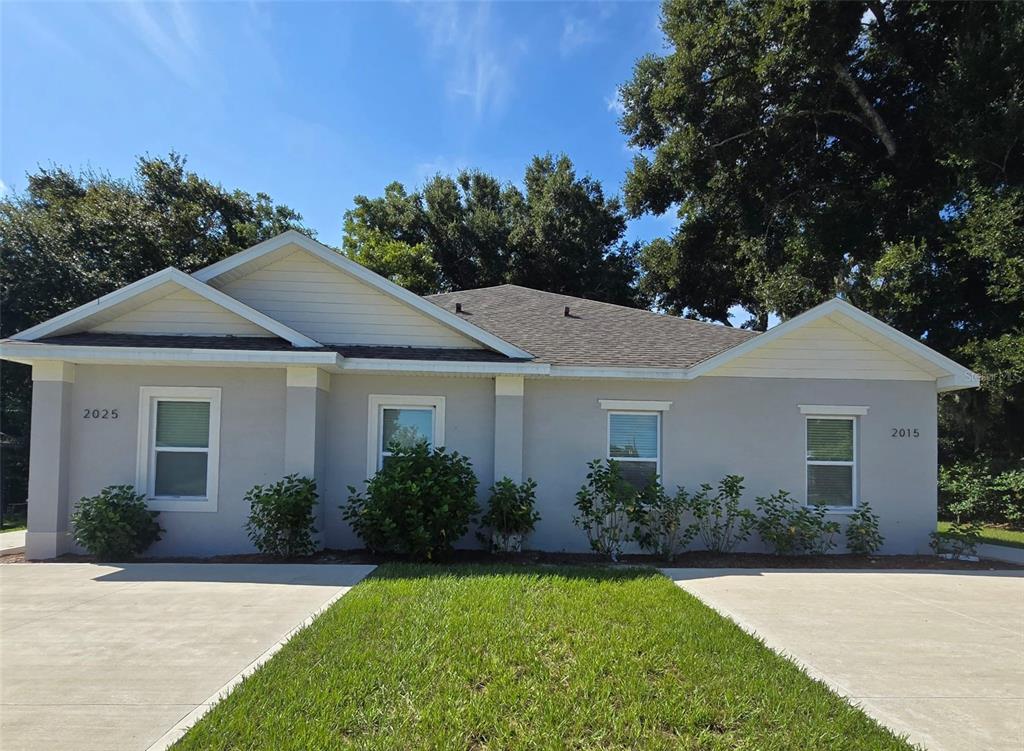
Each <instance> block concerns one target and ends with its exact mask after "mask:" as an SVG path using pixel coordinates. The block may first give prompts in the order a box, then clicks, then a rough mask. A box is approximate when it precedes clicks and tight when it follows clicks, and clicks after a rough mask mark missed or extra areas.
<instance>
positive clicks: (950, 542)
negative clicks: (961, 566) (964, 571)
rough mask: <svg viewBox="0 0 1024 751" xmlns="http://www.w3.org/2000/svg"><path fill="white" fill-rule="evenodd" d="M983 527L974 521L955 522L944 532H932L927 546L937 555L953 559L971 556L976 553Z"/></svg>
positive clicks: (980, 523)
mask: <svg viewBox="0 0 1024 751" xmlns="http://www.w3.org/2000/svg"><path fill="white" fill-rule="evenodd" d="M983 527H984V525H983V524H982V522H980V521H977V520H976V519H971V520H965V521H955V522H953V523H952V524H950V525H949V529H948V530H946V531H945V532H932V533H931V542H930V543H929V544H930V545H931V548H932V550H934V551H935V552H936V553H937V554H938V555H951V556H952V557H953V558H954V559H956V558H960V557H961V556H973V555H975V554H976V553H977V552H978V543H979V542H981V532H982V529H983Z"/></svg>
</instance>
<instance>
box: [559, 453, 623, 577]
mask: <svg viewBox="0 0 1024 751" xmlns="http://www.w3.org/2000/svg"><path fill="white" fill-rule="evenodd" d="M587 467H588V468H589V470H590V471H589V472H588V473H587V481H586V483H585V484H584V485H583V487H581V488H580V489H579V491H578V492H577V493H576V503H575V504H574V505H575V506H576V510H577V512H578V513H577V514H576V516H574V517H573V520H572V521H573V524H575V525H576V526H577V527H579V528H580V529H582V530H583V531H584V532H585V533H586V535H587V541H588V542H589V543H590V548H591V550H593V551H594V552H595V553H600V554H601V555H606V556H608V557H609V558H611V560H613V561H616V560H618V558H619V555H621V553H622V546H623V544H624V543H625V542H627V541H628V540H629V539H630V536H629V531H628V528H627V525H628V522H629V519H630V516H631V515H633V514H634V513H635V511H634V509H635V506H636V502H637V491H636V488H634V487H633V486H632V485H630V484H629V483H628V482H627V481H626V480H625V479H623V477H622V470H621V469H620V467H619V463H618V462H617V461H615V460H614V459H595V460H594V461H592V462H589V463H588V464H587Z"/></svg>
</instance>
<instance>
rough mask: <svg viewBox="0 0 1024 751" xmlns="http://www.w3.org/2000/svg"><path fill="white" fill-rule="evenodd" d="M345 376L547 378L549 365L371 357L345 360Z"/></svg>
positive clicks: (343, 368)
mask: <svg viewBox="0 0 1024 751" xmlns="http://www.w3.org/2000/svg"><path fill="white" fill-rule="evenodd" d="M340 367H341V370H342V371H343V372H364V373H365V372H377V373H413V374H416V373H429V374H445V373H448V374H454V375H486V376H494V375H530V376H537V375H540V376H543V375H547V374H548V372H549V370H550V368H551V366H550V365H547V364H546V363H530V362H523V363H502V362H454V361H453V362H439V361H436V360H389V359H376V358H370V357H346V358H344V359H343V360H342V361H341V366H340Z"/></svg>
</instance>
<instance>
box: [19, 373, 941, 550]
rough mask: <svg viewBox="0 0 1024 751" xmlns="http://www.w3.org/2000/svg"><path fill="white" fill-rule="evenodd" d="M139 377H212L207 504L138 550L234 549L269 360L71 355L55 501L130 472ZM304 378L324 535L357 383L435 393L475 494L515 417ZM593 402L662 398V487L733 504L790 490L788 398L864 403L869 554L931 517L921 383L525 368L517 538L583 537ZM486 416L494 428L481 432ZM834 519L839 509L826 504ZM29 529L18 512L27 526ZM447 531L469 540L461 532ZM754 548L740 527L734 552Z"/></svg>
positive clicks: (262, 466) (795, 459)
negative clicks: (214, 439) (528, 499)
mask: <svg viewBox="0 0 1024 751" xmlns="http://www.w3.org/2000/svg"><path fill="white" fill-rule="evenodd" d="M142 386H198V387H219V388H221V389H222V397H221V399H222V401H221V439H220V446H221V448H220V482H219V500H218V509H217V511H215V512H177V511H176V512H163V513H161V515H160V517H159V519H160V523H161V525H162V526H163V527H164V528H165V529H166V533H165V535H164V539H163V540H162V541H161V542H159V543H157V544H156V545H154V546H153V547H152V548H151V549H150V551H148V552H149V554H151V555H155V556H170V555H213V554H221V553H224V554H226V553H238V552H247V551H250V550H251V549H252V548H251V545H250V543H249V541H248V539H247V536H246V534H245V530H244V524H245V521H246V518H247V515H248V506H247V504H246V503H245V502H244V500H243V496H244V494H245V492H246V491H247V490H248V489H249V488H251V487H252V486H253V485H255V484H257V483H267V482H272V481H276V480H278V479H280V477H282V476H283V475H284V474H285V472H286V471H288V468H287V467H286V458H285V457H286V444H287V438H286V427H287V425H288V412H287V410H288V405H289V401H288V391H289V387H288V386H287V384H286V374H285V371H284V370H283V369H259V368H237V369H228V368H213V367H145V366H87V365H79V366H77V368H76V376H75V381H74V383H73V385H72V386H71V389H70V396H69V407H68V408H67V409H69V416H68V420H69V422H68V426H67V436H68V442H67V445H66V456H67V460H66V461H67V466H66V483H67V496H66V497H67V499H68V502H67V510H65V511H63V512H62V513H64V514H66V513H70V511H71V510H73V508H74V505H75V504H76V503H77V501H78V499H79V498H81V497H82V496H86V495H94V494H95V493H97V492H98V491H99V490H100V489H101V488H103V487H105V486H107V485H112V484H133V483H134V482H135V476H136V455H137V441H138V409H139V388H140V387H142ZM310 388H311V391H310V393H311V394H313V396H315V399H316V407H315V409H314V410H313V411H314V412H315V413H316V421H318V422H319V423H320V428H319V431H318V432H319V436H320V437H319V438H318V439H316V441H315V446H314V447H313V448H311V449H310V450H311V451H314V452H315V453H316V454H321V452H322V454H321V455H320V456H317V457H316V459H315V460H314V461H316V463H317V464H319V465H320V470H319V472H318V474H319V475H320V476H321V482H320V490H321V497H322V511H321V513H322V522H323V523H322V526H321V531H322V539H323V541H324V544H325V545H327V546H328V547H332V548H351V547H359V546H360V545H361V544H360V542H359V540H358V539H357V538H356V537H355V536H354V534H353V533H352V531H351V530H350V529H349V527H348V525H347V524H346V523H345V522H344V521H343V520H342V518H341V511H340V509H339V506H340V505H341V504H343V503H344V502H345V501H346V499H347V498H348V495H349V493H348V489H347V486H348V485H355V486H356V487H357V488H359V489H362V488H363V487H364V485H363V481H364V480H365V479H366V466H367V450H368V446H367V428H368V424H367V420H368V404H369V398H370V395H371V394H394V395H403V396H404V395H424V396H443V397H445V445H446V446H447V447H448V448H449V449H453V450H456V451H458V452H460V453H462V454H464V455H466V456H468V457H469V458H470V459H471V461H472V462H473V466H474V468H475V470H476V473H477V476H478V478H479V481H480V486H479V497H480V500H481V502H483V501H485V499H486V494H487V489H488V488H489V486H490V485H491V483H492V482H493V480H494V471H495V466H499V467H502V466H510V465H509V463H508V460H507V458H506V460H505V461H498V462H496V461H495V446H496V445H498V446H499V450H500V451H510V450H511V451H514V448H515V447H514V446H513V447H511V448H510V447H509V443H510V441H509V440H508V438H509V436H507V435H505V430H504V428H502V426H504V425H506V423H508V424H513V423H515V422H516V421H515V420H512V421H509V420H507V419H504V418H502V415H503V414H504V411H507V410H506V409H505V408H506V407H507V406H508V405H506V404H503V403H500V402H499V401H498V399H500V398H502V397H500V396H499V397H496V396H495V379H494V378H482V377H463V378H459V377H441V376H400V375H394V376H390V375H388V376H381V375H351V374H341V375H333V376H330V388H329V390H324V389H321V388H314V387H310ZM294 396H295V395H293V401H295V399H294ZM503 398H504V399H505V400H508V399H511V398H517V397H513V396H509V395H505V396H504V397H503ZM600 399H620V400H656V401H670V402H672V405H671V408H670V409H669V410H668V411H667V412H665V413H664V414H663V420H662V472H663V479H664V482H665V484H666V486H668V487H669V488H670V489H674V488H675V486H676V485H679V484H682V485H685V486H686V487H687V488H695V487H696V486H698V485H699V484H700V483H702V482H708V483H712V484H714V483H716V482H717V481H718V480H719V479H720V478H721V477H722V476H723V475H725V474H728V473H737V474H742V475H744V477H745V478H746V482H745V484H746V493H745V501H746V502H747V503H748V504H749V505H752V504H753V498H754V497H755V496H756V495H764V494H767V493H771V492H773V491H775V490H777V489H780V488H782V489H785V490H789V491H790V492H792V493H793V494H794V495H795V496H796V497H798V498H802V497H803V492H804V482H805V475H804V472H805V468H804V416H803V415H802V414H801V412H800V409H799V407H798V405H800V404H820V405H849V406H865V407H868V408H869V410H868V413H867V414H866V415H864V416H862V417H860V418H859V427H858V468H857V472H858V479H859V496H860V498H862V499H864V500H867V501H869V502H870V503H871V505H872V507H873V509H874V510H875V512H876V513H877V514H878V515H879V516H880V518H881V531H882V533H883V534H884V535H885V538H886V544H885V548H884V552H893V553H897V552H898V553H915V552H925V551H926V550H927V543H928V534H929V533H930V532H931V531H932V530H934V529H935V520H936V497H935V496H936V482H935V480H936V438H937V436H936V433H937V428H936V395H935V386H934V384H933V383H928V382H921V381H868V380H827V379H781V378H770V379H755V378H726V377H720V378H699V379H697V380H695V381H689V382H673V383H669V382H639V381H631V382H627V381H620V380H607V381H596V380H567V379H554V378H550V379H548V378H538V379H526V381H525V388H524V396H523V397H522V402H521V407H520V406H519V405H516V406H517V409H518V408H521V409H522V428H521V430H522V436H523V437H522V476H523V477H524V478H525V477H532V478H534V479H535V480H536V481H537V483H538V489H537V497H538V510H539V512H540V514H541V521H540V523H539V524H538V527H537V530H536V532H535V533H534V535H533V536H532V537H531V538H530V539H528V541H527V546H528V547H531V548H535V549H547V550H568V551H584V550H586V549H587V543H586V539H585V537H584V535H583V532H582V531H581V530H579V529H578V528H576V527H575V526H574V525H573V524H572V517H573V513H574V507H573V501H574V500H575V493H576V491H577V490H578V489H579V487H580V485H581V484H582V483H583V481H584V478H585V475H586V471H587V470H586V463H587V462H588V461H590V460H591V459H594V458H599V457H604V456H605V455H606V452H607V445H606V444H607V411H606V410H604V409H602V408H601V406H600V404H599V402H598V400H600ZM308 401H309V400H308V399H306V400H305V401H304V402H303V403H306V402H308ZM310 404H311V403H310ZM310 404H307V406H310ZM94 408H100V409H113V408H117V409H118V412H119V417H118V419H116V420H101V419H83V417H82V415H83V412H84V410H86V409H94ZM40 414H41V415H42V414H43V412H40ZM496 415H497V416H498V418H499V419H498V423H497V424H498V425H499V428H501V431H500V432H501V433H502V434H501V435H496V432H495V425H496ZM894 427H895V428H900V427H909V428H917V429H918V431H919V434H920V435H919V437H917V438H893V437H891V429H892V428H894ZM296 429H297V428H296V426H294V425H293V426H292V430H293V431H294V430H296ZM310 431H311V435H312V431H316V427H315V426H310ZM513 443H514V442H513ZM33 449H34V453H33V458H32V460H33V462H42V463H43V464H44V466H45V464H46V463H47V462H51V461H52V459H53V457H50V456H47V454H46V452H45V451H44V450H40V451H38V452H37V451H35V449H36V446H35V444H34V445H33ZM53 456H54V457H55V456H57V453H54V454H53ZM513 464H515V462H514V461H513ZM39 500H40V499H36V498H34V499H33V502H34V503H35V502H38V501H39ZM836 518H838V519H839V520H840V521H841V522H842V521H843V517H842V516H841V515H838V514H837V515H836ZM58 526H59V525H58ZM31 527H32V521H31V519H30V530H29V531H30V532H32V529H31ZM461 544H462V545H463V546H475V545H477V544H478V543H477V542H476V540H475V538H474V537H473V535H472V531H471V532H470V534H469V535H467V536H466V537H465V538H464V539H463V540H462V543H461ZM758 545H759V543H757V541H756V538H755V539H753V540H752V541H751V542H750V543H749V544H748V545H747V549H752V550H753V549H758Z"/></svg>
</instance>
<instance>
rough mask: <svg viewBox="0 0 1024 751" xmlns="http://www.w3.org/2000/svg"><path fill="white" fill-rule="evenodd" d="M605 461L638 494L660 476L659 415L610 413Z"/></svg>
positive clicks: (612, 411)
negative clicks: (614, 466) (613, 463)
mask: <svg viewBox="0 0 1024 751" xmlns="http://www.w3.org/2000/svg"><path fill="white" fill-rule="evenodd" d="M608 458H609V459H614V460H615V461H616V462H618V463H619V467H620V469H621V470H622V477H623V479H624V480H626V482H628V483H629V484H630V485H632V486H633V487H635V488H637V489H638V490H640V489H643V488H645V487H647V485H648V484H650V483H651V482H652V481H653V480H654V478H655V477H657V476H658V475H660V474H661V412H646V411H644V412H641V411H623V410H610V411H609V412H608Z"/></svg>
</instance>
